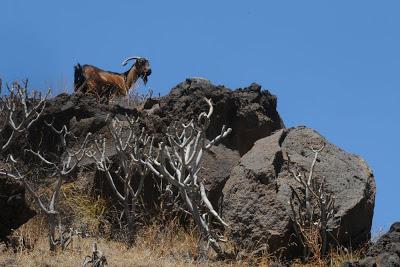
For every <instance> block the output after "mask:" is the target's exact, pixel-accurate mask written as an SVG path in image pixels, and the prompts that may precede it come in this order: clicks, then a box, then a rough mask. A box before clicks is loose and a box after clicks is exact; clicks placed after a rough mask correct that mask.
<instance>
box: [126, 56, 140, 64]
mask: <svg viewBox="0 0 400 267" xmlns="http://www.w3.org/2000/svg"><path fill="white" fill-rule="evenodd" d="M139 58H140V57H128V58H127V59H125V60H124V61H123V62H122V66H125V65H126V63H128V61H129V60H132V59H139Z"/></svg>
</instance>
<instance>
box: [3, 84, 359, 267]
mask: <svg viewBox="0 0 400 267" xmlns="http://www.w3.org/2000/svg"><path fill="white" fill-rule="evenodd" d="M26 87H27V82H26V83H25V86H24V85H23V86H20V85H19V84H18V83H14V84H13V86H12V87H11V88H9V91H10V95H9V96H4V97H3V98H2V100H1V102H0V108H1V109H0V112H2V113H3V118H6V119H5V120H3V121H2V125H1V132H0V133H1V134H2V138H3V140H1V141H2V142H1V146H2V150H3V151H6V154H7V155H8V156H7V161H6V163H7V164H6V166H5V167H6V168H4V169H1V170H0V175H3V176H6V177H9V178H13V179H15V180H18V181H19V182H21V183H22V184H23V185H24V187H25V189H26V190H27V192H29V194H30V199H31V200H33V201H32V203H35V204H36V205H35V209H36V211H37V212H38V215H37V216H36V217H35V218H34V219H31V220H30V221H29V222H28V223H26V224H25V225H23V226H22V227H20V228H19V229H17V230H15V231H14V232H13V234H12V235H11V236H10V237H9V238H8V242H6V243H4V244H5V246H4V247H1V248H0V249H1V250H2V253H1V254H0V266H3V265H6V266H77V265H79V264H82V266H103V265H104V264H105V263H106V262H108V263H109V264H110V265H111V266H160V265H161V266H195V265H197V264H198V263H199V262H201V263H202V264H204V265H208V266H248V265H252V266H254V265H259V266H268V265H269V264H270V263H272V262H275V261H276V258H275V257H274V256H273V255H269V254H268V255H267V254H264V255H258V254H257V255H253V254H251V253H250V252H249V253H248V254H247V252H244V251H241V252H240V253H239V250H238V249H237V246H236V245H235V244H234V243H233V242H231V241H230V240H229V239H227V238H226V237H224V229H225V228H227V227H229V225H228V224H227V223H226V222H225V221H224V220H223V218H222V216H221V215H220V214H219V213H218V211H217V210H215V209H214V207H213V205H212V204H211V201H210V200H209V199H208V191H207V189H206V186H205V183H204V177H198V173H199V171H200V170H201V168H202V159H203V153H204V151H206V150H210V149H211V147H212V146H214V145H216V144H217V143H219V142H220V141H221V140H222V139H224V138H225V137H227V136H228V135H229V134H230V133H231V131H232V129H230V128H226V127H225V126H222V129H221V131H219V132H218V133H217V134H218V135H217V136H216V137H215V138H214V139H212V140H207V138H206V131H207V130H208V128H209V126H210V121H211V116H212V114H213V111H214V107H213V104H212V102H211V99H208V98H206V99H205V100H206V102H207V104H208V111H207V112H201V113H200V114H199V116H198V118H197V120H196V121H194V120H191V121H189V122H188V123H178V122H175V123H172V124H170V125H169V127H168V130H167V132H166V133H162V134H161V135H162V138H161V139H162V141H161V142H159V143H158V144H157V145H155V144H154V140H155V138H154V137H152V136H151V135H149V134H147V132H146V131H145V129H144V128H140V127H139V123H140V121H139V119H137V118H132V117H129V116H128V115H127V116H125V118H124V119H123V120H119V119H118V118H117V117H115V118H113V119H112V120H107V119H106V124H107V125H108V132H107V133H102V134H104V136H96V137H95V138H92V137H93V136H92V134H91V133H90V132H89V133H88V134H86V136H85V137H84V138H83V139H81V140H80V141H78V139H79V138H77V137H76V136H75V135H74V134H73V133H72V131H71V129H69V128H68V127H67V124H65V125H63V126H62V127H61V128H57V127H55V126H54V125H53V123H50V122H47V121H46V120H44V121H43V123H44V125H45V127H47V129H48V130H49V131H52V132H53V133H54V134H55V135H56V136H58V138H59V139H60V140H59V146H60V147H59V148H58V149H56V150H57V153H55V154H54V153H53V154H51V153H47V154H46V153H44V152H43V151H40V146H37V147H35V148H33V147H25V148H24V150H23V151H24V153H26V154H28V155H30V156H31V158H32V164H31V165H29V166H27V167H24V168H23V167H22V166H21V164H20V161H19V158H18V157H14V155H13V154H12V153H11V150H10V152H7V151H8V149H9V148H11V147H12V142H13V140H14V138H16V136H19V135H21V136H22V138H27V131H28V129H29V128H30V127H31V126H32V125H33V124H34V123H35V122H36V121H38V120H39V119H40V118H41V116H42V113H43V110H44V107H45V105H46V99H47V97H48V95H45V96H44V97H42V96H40V95H38V94H34V95H33V96H32V97H29V96H28V91H27V88H26ZM136 104H137V103H136ZM136 104H135V105H136ZM21 112H22V113H21ZM21 114H22V117H21ZM107 134H108V135H107ZM72 140H73V141H74V142H75V143H74V146H73V147H74V148H75V149H71V147H69V141H72ZM89 146H90V149H89V148H88V147H89ZM323 148H324V147H323V146H322V148H320V149H318V150H312V151H313V152H314V153H315V157H314V160H313V162H312V164H311V168H310V171H309V174H308V176H306V175H305V173H296V172H295V171H293V170H292V171H293V172H292V174H293V177H294V179H295V181H296V182H297V183H298V184H299V185H300V188H296V189H295V188H294V187H291V190H292V197H291V199H290V207H291V210H292V220H293V222H294V225H295V232H296V235H297V239H298V242H299V244H300V245H301V246H302V248H303V259H302V262H297V261H294V262H293V266H326V265H328V266H339V265H340V264H341V263H342V262H343V261H345V260H355V259H357V258H359V257H361V256H362V254H363V250H360V251H356V252H352V251H347V250H345V249H338V248H333V247H332V248H330V247H329V246H328V234H329V232H330V231H331V229H330V228H329V227H330V226H329V220H331V218H332V216H333V213H334V211H335V210H334V201H333V196H331V195H330V194H328V193H327V192H326V191H325V188H324V183H323V181H318V182H317V181H316V179H315V177H314V175H313V170H314V167H315V164H316V161H317V157H318V153H319V152H320V151H322V149H323ZM110 149H111V150H113V153H110ZM114 152H115V153H114ZM26 154H24V156H26ZM84 159H87V160H91V163H92V164H93V165H94V168H95V169H97V170H98V171H100V172H101V173H103V174H105V176H104V177H106V179H107V182H108V187H109V188H110V189H111V192H112V193H113V196H114V198H110V199H106V198H105V197H104V196H102V195H97V196H96V197H95V196H93V195H88V194H87V192H84V191H82V190H81V189H79V188H78V187H77V186H76V185H75V184H74V181H73V179H72V180H71V177H72V176H74V175H76V173H78V172H77V171H78V169H79V168H81V166H80V165H79V164H80V163H81V162H82V161H83V160H84ZM2 168H3V166H2ZM289 169H290V166H289ZM150 173H152V174H154V177H153V178H154V179H156V182H155V184H154V186H155V187H156V188H157V189H158V190H159V191H158V192H157V193H158V197H159V199H164V200H166V199H168V201H166V202H163V201H161V203H159V206H158V209H159V210H158V212H160V217H154V218H150V220H147V221H146V222H145V223H143V222H142V221H141V222H140V223H139V222H138V220H137V217H138V216H139V209H138V206H139V205H140V202H141V201H142V199H141V198H142V197H143V193H144V192H143V191H144V179H145V177H149V176H150ZM36 183H37V184H36ZM112 206H113V207H115V209H116V211H117V212H111V211H110V209H111V207H112ZM171 207H172V208H171ZM172 211H173V212H172ZM165 212H170V214H168V215H166V214H165ZM182 214H184V215H182ZM110 216H114V218H111V220H110ZM182 217H185V220H184V221H185V222H184V225H183V224H182V221H181V220H180V219H181V218H182ZM122 218H125V219H124V220H123V219H122ZM116 221H118V222H119V225H120V228H121V230H124V229H126V231H121V232H122V233H123V240H124V242H121V241H120V239H117V238H115V235H113V234H111V232H112V230H110V229H112V228H113V227H114V228H115V226H114V225H113V223H115V222H116ZM46 225H47V227H48V234H47V242H48V243H47V242H46V234H45V231H44V229H45V228H46ZM46 243H47V244H46ZM209 247H211V248H212V250H209ZM329 249H330V250H329ZM88 254H90V255H88ZM227 256H229V257H227ZM82 260H83V262H82Z"/></svg>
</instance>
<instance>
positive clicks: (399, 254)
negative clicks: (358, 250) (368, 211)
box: [342, 222, 400, 267]
mask: <svg viewBox="0 0 400 267" xmlns="http://www.w3.org/2000/svg"><path fill="white" fill-rule="evenodd" d="M366 256H367V257H366V258H364V259H362V260H360V261H357V262H346V263H344V264H343V265H342V266H343V267H372V266H390V267H399V266H400V222H396V223H394V224H393V225H392V226H391V227H390V230H389V231H388V232H387V233H386V234H384V235H383V236H381V237H380V238H379V239H378V240H377V241H376V243H375V244H373V245H372V246H371V247H370V248H369V249H368V252H367V255H366Z"/></svg>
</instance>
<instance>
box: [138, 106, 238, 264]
mask: <svg viewBox="0 0 400 267" xmlns="http://www.w3.org/2000/svg"><path fill="white" fill-rule="evenodd" d="M205 100H206V101H207V103H208V105H209V111H208V113H205V112H203V113H201V114H200V115H199V117H198V121H197V123H196V124H195V123H194V122H193V121H191V122H189V123H188V124H181V125H177V124H175V125H172V126H170V127H169V128H168V132H167V134H166V138H165V139H166V142H160V143H159V144H158V151H157V153H156V155H152V154H148V155H147V159H146V161H145V162H144V163H145V164H146V165H147V166H148V167H149V169H150V170H151V171H152V172H153V173H154V174H155V175H156V176H158V177H159V178H161V179H165V180H166V181H168V182H169V183H170V184H171V186H173V187H175V188H177V189H178V191H179V194H180V197H181V198H182V199H183V201H184V203H185V206H186V209H187V210H186V212H187V213H188V214H190V215H191V216H192V218H193V219H194V221H195V223H196V225H197V227H198V230H199V233H200V240H199V245H198V249H199V257H200V258H206V257H207V253H206V245H207V243H208V244H210V246H211V247H212V248H213V250H214V251H215V252H216V253H217V254H218V256H219V257H224V256H225V255H224V252H223V250H222V249H221V247H220V245H219V241H221V240H220V238H219V237H218V236H217V235H216V234H215V232H214V231H213V230H212V229H211V224H210V221H209V216H211V217H212V218H213V219H215V220H216V221H217V222H219V223H220V224H221V225H223V226H225V227H226V226H228V225H227V224H226V223H225V222H224V221H223V220H222V218H221V217H220V216H219V215H218V213H217V212H216V211H215V210H214V208H213V207H212V205H211V203H210V201H209V200H208V198H207V192H206V189H205V186H204V183H203V180H202V179H201V178H199V177H198V176H197V174H198V172H199V171H200V169H201V160H202V156H203V150H208V149H210V148H211V147H212V146H213V145H214V144H216V143H218V142H219V141H220V140H221V139H223V138H224V137H226V136H227V135H228V134H229V133H230V132H231V129H230V128H228V129H226V128H225V126H223V127H222V130H221V133H220V135H218V136H217V137H215V138H214V139H213V140H211V141H207V139H206V136H205V133H206V130H207V128H208V126H209V124H210V118H211V115H212V113H213V105H212V103H211V100H210V99H205Z"/></svg>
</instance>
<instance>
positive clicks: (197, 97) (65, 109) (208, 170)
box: [0, 79, 284, 227]
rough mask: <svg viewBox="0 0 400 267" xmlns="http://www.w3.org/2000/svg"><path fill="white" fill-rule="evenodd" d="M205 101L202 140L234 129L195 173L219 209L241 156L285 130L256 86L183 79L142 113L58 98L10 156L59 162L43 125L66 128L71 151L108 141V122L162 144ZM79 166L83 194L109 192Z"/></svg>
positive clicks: (121, 103)
mask: <svg viewBox="0 0 400 267" xmlns="http://www.w3.org/2000/svg"><path fill="white" fill-rule="evenodd" d="M204 97H207V98H211V99H212V102H213V103H214V113H213V116H212V118H211V125H210V127H209V129H208V132H207V133H206V136H207V137H208V138H209V139H212V138H214V137H215V136H217V135H218V134H219V133H220V130H221V128H222V126H223V125H226V126H227V127H231V128H232V134H231V135H229V136H228V138H227V139H226V140H224V141H223V143H222V144H219V145H218V146H216V147H214V148H213V149H212V150H211V151H210V152H207V153H205V154H204V158H203V160H204V164H203V167H204V168H203V169H202V170H201V172H200V173H199V177H202V178H204V179H205V181H206V185H207V188H208V190H209V194H210V200H211V201H212V203H213V204H214V205H217V203H218V200H219V198H220V196H221V191H222V188H223V186H224V184H225V181H226V179H227V178H228V176H229V173H230V171H231V169H232V168H233V166H235V165H236V164H237V162H238V160H239V158H240V155H242V154H244V153H246V152H247V151H248V150H249V149H250V148H251V147H252V145H253V143H254V142H255V141H256V140H257V139H259V138H262V137H265V136H268V135H270V134H271V133H272V132H273V131H275V130H277V129H280V128H283V127H284V125H283V123H282V120H281V118H280V117H279V114H278V112H277V111H276V105H277V99H276V97H275V96H273V95H271V94H270V93H269V92H268V91H263V90H261V87H260V86H259V85H257V84H252V85H251V86H249V87H247V88H244V89H238V90H235V91H232V90H230V89H228V88H225V87H224V86H215V85H213V84H211V83H210V82H209V81H207V80H204V79H187V80H186V81H185V82H182V83H180V84H178V85H177V86H176V87H174V88H173V89H172V90H171V92H170V93H169V94H168V95H166V96H164V97H161V98H159V99H148V100H147V101H146V102H145V103H144V104H143V105H142V106H141V107H132V106H129V105H128V104H127V101H126V100H125V99H119V100H117V101H116V102H114V103H111V104H109V105H107V104H103V103H98V102H97V101H96V99H95V97H92V96H87V95H82V94H80V93H78V94H72V95H68V94H60V95H58V96H57V97H55V98H53V99H50V100H49V101H48V102H47V103H46V108H45V110H44V113H43V116H42V117H41V118H40V119H39V120H38V121H37V122H36V123H35V124H34V125H33V126H32V127H31V129H30V131H29V133H28V142H27V141H26V139H25V138H22V137H21V138H18V139H16V140H15V142H14V143H13V144H12V146H11V147H10V151H12V152H13V155H14V156H16V157H17V158H18V160H19V161H21V162H25V163H30V161H31V160H32V157H31V158H28V157H27V156H26V155H27V154H29V153H23V149H24V148H27V147H29V146H31V147H33V149H34V150H35V151H36V150H39V151H41V153H43V154H45V155H46V156H47V158H48V159H50V160H56V159H57V158H58V157H57V156H54V155H58V156H60V155H61V154H62V153H63V151H61V150H60V146H59V144H60V138H59V136H58V135H56V134H55V133H54V132H53V131H51V130H50V129H49V128H48V126H46V125H45V123H44V122H45V121H46V122H49V123H50V122H52V123H53V125H54V127H55V128H56V129H61V128H62V126H63V125H66V126H67V128H68V129H69V130H71V131H72V132H73V133H74V134H75V135H76V136H77V137H78V138H77V139H76V140H75V139H70V140H69V145H70V147H71V148H75V147H76V146H78V145H79V144H81V142H82V141H83V139H84V138H85V136H86V134H87V133H89V132H91V133H93V138H95V137H100V136H101V137H106V138H107V137H110V134H109V133H108V129H107V122H106V121H105V119H106V118H107V116H108V117H114V116H117V117H119V118H123V116H125V115H128V116H131V117H140V118H141V120H140V121H141V124H142V126H143V127H145V129H146V130H147V132H148V133H149V134H154V135H155V136H156V141H161V138H162V136H163V133H165V132H166V129H167V127H168V126H169V125H171V124H172V123H174V122H179V121H181V122H188V121H189V120H191V119H194V120H197V117H198V115H199V114H200V113H201V112H204V111H208V106H207V103H206V101H204ZM109 143H110V142H108V148H107V151H108V155H109V156H113V155H115V149H114V148H113V147H112V145H110V144H109ZM3 154H4V155H1V156H3V157H2V158H3V159H5V158H6V156H7V155H6V153H3ZM28 156H29V155H28ZM53 156H54V157H53ZM80 166H81V167H82V168H83V169H82V170H80V171H79V172H77V174H75V175H77V179H78V180H77V181H76V183H77V184H79V185H80V186H81V188H82V187H83V188H86V189H89V190H91V191H93V190H94V191H96V194H98V193H99V191H101V192H106V191H108V190H107V188H108V184H107V183H106V181H104V179H103V176H102V174H101V173H98V172H96V171H94V168H93V166H92V162H91V160H89V159H85V160H83V161H82V162H81V164H80ZM72 179H73V178H72ZM146 182H147V183H148V184H146V189H148V188H151V187H152V183H153V182H152V180H151V179H147V180H146ZM147 191H149V192H147ZM147 191H146V194H147V195H148V197H146V196H145V198H147V200H148V201H152V200H154V198H155V197H156V196H154V192H151V190H147ZM101 192H100V193H101ZM106 194H107V193H106ZM5 216H7V217H5ZM11 219H12V214H10V215H8V214H5V213H4V216H3V213H2V216H1V219H0V221H1V220H3V221H9V220H11ZM17 226H18V225H17ZM13 227H14V226H13Z"/></svg>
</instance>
